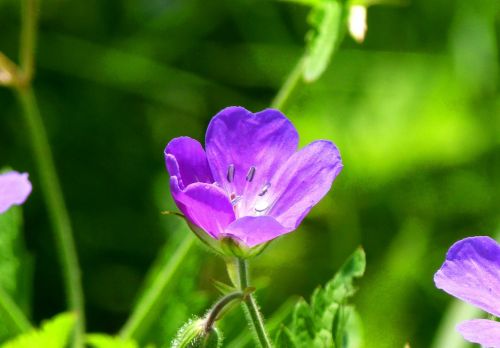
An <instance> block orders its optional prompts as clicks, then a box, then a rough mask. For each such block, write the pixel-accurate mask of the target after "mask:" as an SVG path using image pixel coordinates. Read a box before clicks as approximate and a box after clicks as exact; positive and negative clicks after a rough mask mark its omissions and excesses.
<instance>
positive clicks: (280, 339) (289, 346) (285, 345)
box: [275, 326, 298, 348]
mask: <svg viewBox="0 0 500 348" xmlns="http://www.w3.org/2000/svg"><path fill="white" fill-rule="evenodd" d="M275 344H276V347H277V348H297V347H298V346H297V344H296V343H295V341H294V338H293V333H292V332H291V331H290V330H289V329H288V328H286V327H285V326H282V327H281V328H280V330H279V331H278V334H277V335H276V339H275Z"/></svg>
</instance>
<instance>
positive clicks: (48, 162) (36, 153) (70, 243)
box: [17, 87, 85, 347]
mask: <svg viewBox="0 0 500 348" xmlns="http://www.w3.org/2000/svg"><path fill="white" fill-rule="evenodd" d="M17 96H18V98H19V102H20V104H21V106H22V109H23V115H24V118H25V121H26V124H27V126H28V133H29V135H30V138H31V145H32V148H33V149H32V150H33V157H34V160H35V163H36V166H37V168H38V175H39V177H40V185H41V188H42V191H43V194H44V196H45V201H46V205H47V209H48V211H49V217H50V221H51V223H52V228H53V231H54V234H55V240H56V245H57V248H58V250H59V252H58V254H59V262H60V263H61V266H62V273H63V278H64V283H65V288H66V298H67V302H68V305H69V308H70V309H71V310H72V311H74V312H75V313H76V314H77V315H78V319H79V320H78V322H77V327H76V330H75V339H74V347H83V334H84V331H85V316H84V303H83V294H82V286H81V279H80V268H79V266H78V260H77V254H76V248H75V243H74V240H73V234H72V230H71V224H70V220H69V216H68V211H67V209H66V205H65V203H64V199H63V194H62V191H61V187H60V185H59V180H58V177H57V174H56V169H55V166H54V160H53V157H52V152H51V150H50V146H49V142H48V139H47V133H46V131H45V127H44V125H43V122H42V118H41V115H40V111H39V109H38V105H37V101H36V98H35V95H34V93H33V91H32V89H31V87H26V88H19V89H17Z"/></svg>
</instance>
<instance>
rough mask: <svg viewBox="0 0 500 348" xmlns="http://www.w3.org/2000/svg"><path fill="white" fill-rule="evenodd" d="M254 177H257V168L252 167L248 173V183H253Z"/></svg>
mask: <svg viewBox="0 0 500 348" xmlns="http://www.w3.org/2000/svg"><path fill="white" fill-rule="evenodd" d="M254 176H255V167H254V166H251V167H250V169H249V170H248V173H247V181H248V182H252V180H253V177H254Z"/></svg>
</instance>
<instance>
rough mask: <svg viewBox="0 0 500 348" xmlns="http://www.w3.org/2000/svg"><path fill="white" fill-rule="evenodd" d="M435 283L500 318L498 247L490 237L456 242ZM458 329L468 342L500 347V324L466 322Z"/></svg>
mask: <svg viewBox="0 0 500 348" xmlns="http://www.w3.org/2000/svg"><path fill="white" fill-rule="evenodd" d="M434 282H435V283H436V286H437V287H438V288H439V289H442V290H444V291H446V292H447V293H449V294H451V295H453V296H455V297H457V298H459V299H461V300H463V301H465V302H468V303H470V304H472V305H474V306H476V307H478V308H481V309H482V310H484V311H486V312H488V313H490V314H491V315H494V316H496V317H500V245H499V244H498V243H497V242H496V241H495V240H493V239H491V238H490V237H471V238H466V239H463V240H461V241H458V242H456V243H455V244H454V245H453V246H452V247H451V248H450V250H448V254H447V255H446V261H445V262H444V264H443V265H442V266H441V268H440V269H439V271H437V272H436V274H435V276H434ZM457 330H458V331H459V332H460V333H461V334H462V336H463V337H464V338H465V339H466V340H468V341H470V342H474V343H478V344H481V345H483V346H486V347H492V348H500V322H497V321H493V320H486V319H475V320H468V321H465V322H463V323H461V324H459V325H458V326H457Z"/></svg>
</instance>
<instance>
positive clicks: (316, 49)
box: [303, 0, 344, 82]
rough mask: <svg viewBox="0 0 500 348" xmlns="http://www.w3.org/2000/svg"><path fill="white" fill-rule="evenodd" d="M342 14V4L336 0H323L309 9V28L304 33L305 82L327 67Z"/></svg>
mask: <svg viewBox="0 0 500 348" xmlns="http://www.w3.org/2000/svg"><path fill="white" fill-rule="evenodd" d="M343 16H344V15H343V5H342V4H341V3H340V2H339V1H338V0H335V1H323V2H321V3H320V4H318V5H317V6H315V7H313V8H312V9H311V12H310V13H309V16H308V18H307V20H308V22H309V24H310V25H311V29H310V30H309V32H308V33H307V34H306V42H307V47H306V55H305V57H304V66H303V76H304V80H306V81H307V82H313V81H315V80H317V79H318V78H319V77H320V76H321V74H323V72H324V71H325V70H326V68H327V67H328V64H329V63H330V59H331V56H332V54H333V52H334V50H335V48H336V47H337V45H338V42H339V41H340V40H339V38H340V37H341V35H340V34H341V30H343V28H342V27H343V26H342V24H343Z"/></svg>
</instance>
